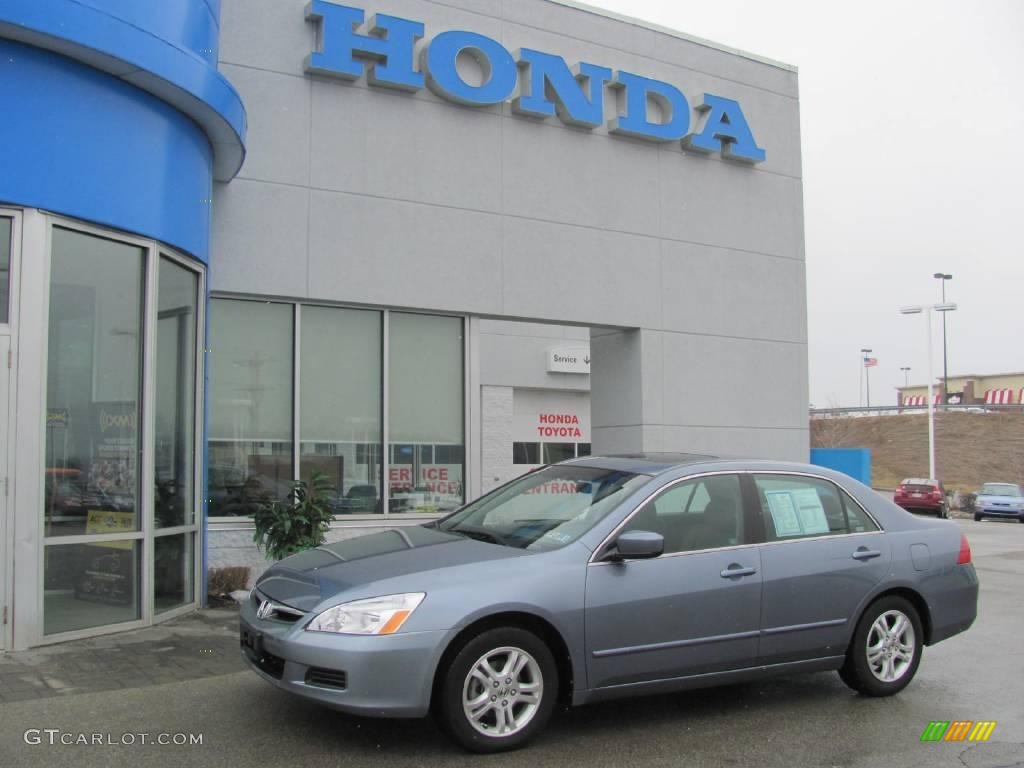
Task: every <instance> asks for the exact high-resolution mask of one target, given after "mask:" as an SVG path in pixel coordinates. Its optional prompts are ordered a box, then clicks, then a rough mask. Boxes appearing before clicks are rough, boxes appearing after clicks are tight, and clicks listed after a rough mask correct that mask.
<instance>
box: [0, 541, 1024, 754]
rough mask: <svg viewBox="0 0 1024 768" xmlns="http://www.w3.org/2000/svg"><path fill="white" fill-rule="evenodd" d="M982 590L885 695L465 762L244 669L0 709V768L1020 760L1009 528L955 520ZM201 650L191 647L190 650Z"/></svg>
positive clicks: (658, 715)
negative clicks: (973, 612) (949, 633)
mask: <svg viewBox="0 0 1024 768" xmlns="http://www.w3.org/2000/svg"><path fill="white" fill-rule="evenodd" d="M961 525H962V526H963V528H964V530H965V531H966V532H967V534H968V537H969V539H970V542H971V546H972V548H973V551H974V559H975V565H976V567H977V569H978V573H979V577H980V580H981V587H982V589H981V605H980V614H979V618H978V621H977V622H976V624H975V625H974V627H973V628H972V629H971V630H970V631H968V632H967V633H966V634H963V635H960V636H959V637H956V638H953V639H951V640H949V641H947V642H945V643H941V644H939V645H937V646H935V647H933V648H928V649H926V650H925V656H924V660H923V662H922V665H921V668H920V671H919V672H918V675H917V678H916V679H915V681H914V682H913V683H912V684H911V686H910V687H909V688H908V689H907V690H905V691H904V692H903V693H901V694H900V695H898V696H896V697H894V698H891V699H866V698H861V697H859V696H856V695H854V694H853V693H852V692H851V691H850V690H849V689H847V688H846V686H844V685H843V684H842V683H841V682H840V680H839V678H838V676H836V675H835V674H834V673H824V674H812V675H804V676H800V677H793V678H788V679H778V680H773V681H769V682H765V683H758V684H749V685H740V686H732V687H728V688H719V689H714V690H707V691H694V692H689V693H685V694H677V695H671V696H659V697H654V698H647V699H639V700H633V701H626V702H616V703H609V704H602V705H595V706H592V707H586V708H581V709H578V710H572V711H565V712H560V713H559V714H557V715H556V717H555V718H554V719H553V721H552V723H551V727H550V728H549V730H548V732H547V733H546V734H545V735H544V736H543V737H542V738H541V739H540V740H539V741H538V742H536V743H535V744H534V745H532V746H531V747H529V748H527V749H525V750H523V751H520V752H515V753H511V754H505V755H498V756H492V757H486V758H481V757H476V756H472V755H467V754H465V753H463V752H461V751H459V750H458V749H457V748H455V747H453V746H452V745H451V744H449V742H448V741H446V740H445V739H444V738H443V737H442V736H441V735H440V734H439V733H438V732H437V730H436V729H435V728H434V726H433V724H432V723H431V722H430V721H374V720H363V719H355V718H352V717H348V716H344V715H339V714H336V713H333V712H330V711H328V710H325V709H321V708H319V707H316V706H313V705H311V704H307V703H304V702H302V701H299V700H296V699H294V698H292V697H289V696H288V695H286V694H284V693H281V692H279V691H277V690H275V689H273V688H271V687H270V686H268V685H266V684H265V683H263V682H262V681H260V680H258V679H257V678H256V677H255V676H254V675H252V674H250V673H249V672H229V673H226V674H216V675H215V676H207V677H202V678H197V679H193V680H187V681H183V682H173V683H159V682H157V683H150V684H143V685H140V687H122V688H118V689H116V690H108V691H98V692H90V693H81V694H75V695H67V696H50V697H45V698H37V699H28V700H22V701H13V702H9V703H0V766H18V767H19V768H20V767H21V766H26V767H28V766H47V768H59V767H60V766H75V768H90V767H91V766H120V765H131V766H168V765H181V764H188V765H197V766H260V765H270V764H275V765H296V766H304V767H307V768H311V767H313V766H364V765H365V766H371V765H372V766H374V768H392V767H393V768H401V767H404V766H410V767H411V766H417V767H419V766H450V765H471V764H473V765H476V764H481V763H486V764H487V765H491V766H530V768H539V767H540V766H560V767H564V766H587V767H588V768H601V767H602V766H616V767H617V768H618V767H620V766H623V765H633V766H683V765H686V766H842V767H843V768H846V767H847V766H849V767H851V768H852V767H855V766H878V765H886V766H901V768H904V767H905V768H910V767H912V766H922V767H924V766H928V768H932V767H933V766H958V767H959V768H964V767H965V766H966V767H967V768H997V767H998V768H1003V767H1007V766H1024V654H1022V653H1021V647H1022V642H1024V607H1022V603H1021V596H1022V593H1024V525H1020V524H1018V523H1016V522H1003V521H987V522H983V523H975V522H973V521H961ZM200 651H201V649H196V654H197V656H198V654H199V653H200ZM932 720H975V721H977V720H994V721H997V722H998V725H997V726H996V728H995V731H994V732H993V734H992V737H991V739H990V740H989V741H988V742H987V743H983V744H974V745H971V744H968V743H944V742H940V743H921V741H920V738H921V734H922V732H923V731H924V729H925V727H926V726H927V725H928V723H929V721H932ZM47 728H49V729H61V730H62V731H63V732H68V733H72V734H78V733H86V734H92V733H104V734H106V733H111V734H114V735H115V737H116V738H120V735H121V734H124V733H148V734H153V735H155V734H159V733H169V734H174V733H186V734H190V733H194V734H198V733H201V734H202V744H201V745H193V746H173V745H172V746H156V745H140V744H138V743H137V744H136V745H134V746H122V745H117V746H99V745H89V746H84V745H72V746H60V745H55V746H50V745H49V744H48V743H46V741H45V737H44V738H43V743H41V744H38V745H30V744H26V743H25V740H24V734H25V731H26V730H27V729H47Z"/></svg>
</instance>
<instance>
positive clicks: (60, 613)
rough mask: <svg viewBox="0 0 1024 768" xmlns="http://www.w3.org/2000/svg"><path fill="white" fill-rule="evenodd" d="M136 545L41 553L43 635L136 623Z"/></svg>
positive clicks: (64, 547) (65, 547)
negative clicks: (42, 559) (130, 622)
mask: <svg viewBox="0 0 1024 768" xmlns="http://www.w3.org/2000/svg"><path fill="white" fill-rule="evenodd" d="M140 554H141V542H140V541H96V542H89V543H88V544H56V545H48V546H46V547H45V548H44V554H43V557H44V564H43V581H44V586H43V588H44V593H43V632H44V633H45V634H47V635H55V634H60V633H61V632H71V631H73V630H76V629H87V628H89V627H100V626H103V625H106V624H121V623H123V622H126V621H134V620H136V619H138V618H139V583H140V578H139V562H140Z"/></svg>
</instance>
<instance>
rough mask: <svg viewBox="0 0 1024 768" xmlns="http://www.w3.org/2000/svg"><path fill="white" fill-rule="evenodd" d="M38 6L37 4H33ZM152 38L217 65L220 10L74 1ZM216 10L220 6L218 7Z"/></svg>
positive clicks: (194, 1) (136, 0) (196, 3)
mask: <svg viewBox="0 0 1024 768" xmlns="http://www.w3.org/2000/svg"><path fill="white" fill-rule="evenodd" d="M35 2H36V3H38V0H35ZM77 2H78V3H79V4H81V5H87V6H89V7H91V8H94V9H96V10H97V11H101V12H103V13H105V14H107V15H109V16H111V17H113V18H116V19H121V20H122V21H126V22H128V23H129V24H131V25H133V26H135V27H138V28H139V29H141V30H144V31H146V32H148V33H150V34H151V35H154V36H155V37H157V38H159V39H160V40H163V41H165V42H168V43H170V44H172V45H175V46H177V47H179V48H185V49H187V50H190V51H192V52H193V53H196V54H199V55H200V56H202V57H203V58H206V59H208V60H209V61H212V62H214V63H216V61H217V38H218V19H219V17H220V13H219V8H215V7H214V6H213V5H211V4H210V3H209V2H208V0H187V2H180V0H179V2H165V1H163V0H161V1H160V2H146V1H145V0H143V1H142V2H140V0H77ZM216 5H217V6H219V5H220V4H219V3H217V4H216Z"/></svg>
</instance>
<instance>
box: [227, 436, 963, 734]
mask: <svg viewBox="0 0 1024 768" xmlns="http://www.w3.org/2000/svg"><path fill="white" fill-rule="evenodd" d="M977 599H978V579H977V576H976V575H975V571H974V566H973V565H972V564H971V550H970V547H969V546H968V544H967V539H966V538H965V537H964V536H963V534H962V533H961V531H960V527H959V526H958V525H956V524H955V523H952V522H950V521H946V520H929V519H923V518H918V517H914V516H913V515H910V514H907V513H906V512H905V511H904V510H902V509H900V508H899V507H897V506H895V505H894V504H892V503H891V502H890V501H888V500H887V499H884V498H883V497H881V496H880V495H879V494H877V493H875V492H874V491H872V490H871V489H870V488H868V487H866V486H864V485H861V484H860V483H858V482H857V481H855V480H853V479H851V478H849V477H847V476H845V475H841V474H839V473H836V472H832V471H830V470H827V469H823V468H821V467H813V466H809V465H804V464H786V463H779V462H767V461H725V460H717V459H712V458H707V457H693V456H658V455H648V456H631V457H605V458H600V457H590V458H583V459H576V460H570V461H567V462H564V463H562V464H556V465H553V466H549V467H545V468H544V469H541V470H539V471H536V472H532V473H530V474H527V475H524V476H523V477H521V478H519V479H517V480H514V481H512V482H511V483H509V484H507V485H504V486H502V487H500V488H498V489H497V490H495V491H492V492H491V493H489V494H487V495H486V496H484V497H482V498H480V499H478V500H476V501H474V502H471V503H470V504H467V505H466V506H465V507H463V508H462V509H460V510H458V511H456V512H454V513H453V514H451V515H449V516H448V517H446V518H444V519H443V520H441V521H435V522H432V523H428V524H426V525H423V526H414V527H405V528H401V529H398V530H393V531H387V532H384V533H378V534H374V535H370V536H365V537H362V538H358V539H350V540H347V541H342V542H338V543H336V544H329V545H326V546H323V547H320V548H319V549H314V550H310V551H308V552H303V553H300V554H298V555H294V556H292V557H289V558H287V559H285V560H282V561H281V562H279V563H277V564H276V565H274V566H273V567H271V568H270V570H268V571H267V572H266V573H265V574H264V575H263V576H262V577H261V578H260V579H259V581H258V582H257V584H256V588H255V589H254V590H253V591H252V594H251V597H250V599H249V600H247V601H245V602H244V603H243V605H242V609H241V626H240V640H241V645H242V651H243V654H244V656H245V658H246V660H247V661H248V663H249V664H250V666H251V667H252V668H253V669H254V670H255V671H256V672H257V674H259V675H260V677H262V678H263V679H264V680H266V681H267V682H269V683H272V684H273V685H276V686H278V687H279V688H282V689H284V690H286V691H290V692H291V693H294V694H297V695H299V696H302V697H304V698H306V699H310V700H313V701H317V702H320V703H322V704H325V705H327V706H330V707H334V708H336V709H338V710H341V711H344V712H351V713H355V714H361V715H372V716H376V717H421V716H424V715H426V714H427V713H428V712H433V714H434V715H435V716H436V718H437V719H438V721H439V722H440V723H441V725H442V726H443V728H444V730H445V731H447V732H448V733H449V734H451V735H452V736H453V737H454V738H455V739H456V740H457V741H458V742H459V743H460V744H462V745H463V746H465V747H466V748H468V749H470V750H474V751H478V752H497V751H501V750H507V749H513V748H515V747H518V746H521V745H523V744H524V743H526V742H527V741H528V740H529V739H531V738H532V737H534V736H536V735H537V734H538V733H539V732H540V731H541V730H542V729H543V728H544V726H545V724H546V723H547V721H548V718H549V717H550V715H551V713H552V711H553V709H554V707H555V705H556V703H557V702H562V703H566V704H572V705H580V704H587V703H590V702H595V701H602V700H606V699H614V698H620V697H626V696H637V695H642V694H650V693H661V692H666V691H676V690H682V689H686V688H700V687H704V686H710V685H717V684H723V683H736V682H740V681H747V680H758V679H761V678H763V677H766V676H768V675H773V674H779V673H786V672H808V671H822V670H837V671H838V672H839V675H840V677H841V678H842V679H843V681H844V682H846V684H847V685H849V686H850V687H852V688H853V689H855V690H857V691H859V692H861V693H862V694H864V695H867V696H890V695H892V694H895V693H897V692H899V691H900V690H902V689H903V688H904V687H905V686H906V685H907V684H908V683H909V682H910V681H911V679H912V678H913V677H914V674H915V673H916V671H917V667H918V664H920V662H921V652H922V647H923V646H925V645H932V644H934V643H938V642H940V641H942V640H945V639H946V638H949V637H951V636H953V635H955V634H957V633H958V632H963V631H964V630H966V629H967V628H968V627H969V626H970V625H971V623H972V622H973V621H974V619H975V616H976V613H977ZM752 706H759V705H758V704H757V703H756V702H755V703H754V704H753V705H752ZM771 714H772V713H771V711H770V707H765V712H764V716H765V717H771Z"/></svg>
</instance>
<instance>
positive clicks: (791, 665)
mask: <svg viewBox="0 0 1024 768" xmlns="http://www.w3.org/2000/svg"><path fill="white" fill-rule="evenodd" d="M845 658H846V657H845V656H826V657H823V658H820V659H805V660H803V661H790V662H786V663H784V664H770V665H767V666H757V667H745V668H743V669H733V670H729V671H727V672H709V673H706V674H702V675H689V676H687V677H672V678H666V679H663V680H649V681H646V682H642V683H624V684H622V685H611V686H608V687H606V688H594V689H591V690H585V691H577V692H576V693H575V695H574V696H573V704H574V705H577V706H579V705H582V704H592V703H594V702H597V701H608V700H610V699H619V698H625V697H631V696H653V695H655V694H659V693H671V692H673V691H686V690H692V689H696V688H712V687H714V686H716V685H730V684H732V683H745V682H751V681H755V680H763V679H765V678H768V677H775V676H776V675H787V674H796V673H799V672H825V671H829V670H835V669H839V668H840V667H841V666H842V665H843V661H844V660H845Z"/></svg>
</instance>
